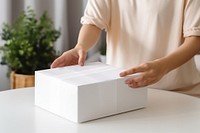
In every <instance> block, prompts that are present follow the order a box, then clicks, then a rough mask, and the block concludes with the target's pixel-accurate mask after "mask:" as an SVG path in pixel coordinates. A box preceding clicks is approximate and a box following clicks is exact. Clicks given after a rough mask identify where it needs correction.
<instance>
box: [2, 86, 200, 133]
mask: <svg viewBox="0 0 200 133" xmlns="http://www.w3.org/2000/svg"><path fill="white" fill-rule="evenodd" d="M0 133H200V99H199V98H195V97H192V96H187V95H183V94H179V93H175V92H169V91H163V90H155V89H148V106H147V107H146V108H144V109H140V110H136V111H131V112H127V113H122V114H119V115H114V116H110V117H106V118H102V119H97V120H93V121H89V122H86V123H80V124H76V123H73V122H71V121H68V120H66V119H63V118H61V117H59V116H56V115H54V114H52V113H49V112H47V111H45V110H43V109H41V108H39V107H36V106H35V105H34V88H28V89H27V88H26V89H17V90H9V91H3V92H0Z"/></svg>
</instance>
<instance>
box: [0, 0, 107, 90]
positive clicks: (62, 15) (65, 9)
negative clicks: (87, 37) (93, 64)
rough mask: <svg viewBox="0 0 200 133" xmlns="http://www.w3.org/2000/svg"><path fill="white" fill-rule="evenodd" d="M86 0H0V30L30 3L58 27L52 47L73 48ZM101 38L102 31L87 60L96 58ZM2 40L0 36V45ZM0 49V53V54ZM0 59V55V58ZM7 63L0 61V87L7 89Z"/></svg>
mask: <svg viewBox="0 0 200 133" xmlns="http://www.w3.org/2000/svg"><path fill="white" fill-rule="evenodd" d="M86 3H87V0H1V1H0V32H2V25H3V23H8V24H12V23H13V22H15V20H16V18H17V17H18V16H19V15H20V13H21V12H22V11H23V10H25V9H27V7H28V6H29V7H31V8H32V9H33V10H35V12H36V16H41V14H42V13H43V12H44V11H47V13H48V15H49V16H50V18H51V19H52V20H53V22H54V25H55V28H57V29H59V28H60V29H61V36H60V37H59V38H58V40H57V41H56V43H55V49H56V51H58V52H59V53H62V52H63V51H66V50H69V49H71V48H73V47H74V46H75V44H76V41H77V37H78V33H79V29H80V27H81V24H80V18H81V17H82V15H83V13H84V9H85V6H86ZM104 40H105V33H103V34H102V36H101V37H100V41H99V42H98V44H97V45H96V47H95V48H93V49H92V50H90V52H89V53H88V60H87V61H96V60H99V54H97V53H99V52H98V51H99V49H100V47H101V46H100V45H101V44H102V42H104ZM3 45H4V42H3V40H1V39H0V46H3ZM1 56H2V53H1V54H0V57H1ZM0 59H1V58H0ZM7 70H8V68H7V66H6V65H0V91H3V90H8V89H10V80H9V78H8V76H7Z"/></svg>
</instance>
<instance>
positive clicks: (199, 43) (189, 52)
mask: <svg viewBox="0 0 200 133" xmlns="http://www.w3.org/2000/svg"><path fill="white" fill-rule="evenodd" d="M199 51H200V37H188V38H186V39H185V41H184V43H183V44H182V45H181V46H180V47H179V48H178V49H177V50H176V51H174V52H173V53H171V54H169V55H168V56H166V57H164V58H162V59H161V62H162V61H163V62H164V66H165V68H166V69H165V70H166V72H169V71H171V70H173V69H176V68H177V67H179V66H181V65H183V64H184V63H186V62H187V61H188V60H190V59H191V58H192V57H193V56H194V55H195V54H197V53H198V52H199Z"/></svg>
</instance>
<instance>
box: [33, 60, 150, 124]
mask: <svg viewBox="0 0 200 133" xmlns="http://www.w3.org/2000/svg"><path fill="white" fill-rule="evenodd" d="M120 72H122V69H119V68H115V67H112V66H110V65H106V64H103V63H100V62H95V63H89V64H86V65H85V66H78V65H75V66H68V67H63V68H55V69H48V70H42V71H36V75H35V105H37V106H39V107H41V108H43V109H45V110H47V111H50V112H52V113H54V114H56V115H59V116H61V117H64V118H66V119H68V120H71V121H73V122H85V121H89V120H93V119H97V118H101V117H105V116H109V115H114V114H118V113H122V112H127V111H131V110H135V109H139V108H143V107H145V106H146V103H147V89H146V88H139V89H131V88H129V87H128V86H127V85H126V84H125V83H124V81H125V78H122V77H119V73H120ZM133 76H135V75H133ZM126 78H127V77H126Z"/></svg>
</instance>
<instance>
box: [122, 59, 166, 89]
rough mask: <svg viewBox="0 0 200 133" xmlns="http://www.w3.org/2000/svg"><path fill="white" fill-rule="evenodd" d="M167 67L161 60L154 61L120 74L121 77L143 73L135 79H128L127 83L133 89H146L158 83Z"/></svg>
mask: <svg viewBox="0 0 200 133" xmlns="http://www.w3.org/2000/svg"><path fill="white" fill-rule="evenodd" d="M165 68H166V65H165V63H164V62H162V61H161V60H154V61H150V62H147V63H144V64H141V65H139V66H137V67H133V68H131V69H129V70H126V71H124V72H121V73H120V76H121V77H125V76H127V75H131V74H135V73H141V74H140V75H139V76H137V77H134V78H128V79H127V80H126V81H125V83H126V84H127V85H128V86H129V87H131V88H138V87H145V86H148V85H151V84H154V83H156V82H158V81H159V80H160V79H161V78H162V77H163V76H164V75H165V74H166V73H167V70H166V69H165Z"/></svg>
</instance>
